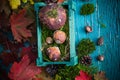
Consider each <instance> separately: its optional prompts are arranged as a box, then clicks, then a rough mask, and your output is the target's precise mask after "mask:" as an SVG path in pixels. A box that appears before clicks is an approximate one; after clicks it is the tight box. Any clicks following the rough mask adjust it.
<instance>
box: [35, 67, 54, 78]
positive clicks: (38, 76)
mask: <svg viewBox="0 0 120 80" xmlns="http://www.w3.org/2000/svg"><path fill="white" fill-rule="evenodd" d="M37 78H38V79H40V80H53V78H52V77H50V75H49V74H47V73H46V71H45V70H44V69H43V70H42V72H41V74H38V75H37Z"/></svg>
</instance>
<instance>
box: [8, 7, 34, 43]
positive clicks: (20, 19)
mask: <svg viewBox="0 0 120 80" xmlns="http://www.w3.org/2000/svg"><path fill="white" fill-rule="evenodd" d="M26 14H27V11H26V9H22V10H20V11H19V13H18V14H16V13H13V14H12V15H11V16H10V24H11V30H12V33H13V36H14V39H15V40H17V41H18V42H21V41H22V40H25V39H28V38H29V37H32V34H31V31H30V30H29V29H27V27H28V26H29V25H30V24H32V23H33V22H34V19H32V18H28V17H27V15H26Z"/></svg>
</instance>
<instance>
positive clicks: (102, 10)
mask: <svg viewBox="0 0 120 80" xmlns="http://www.w3.org/2000/svg"><path fill="white" fill-rule="evenodd" d="M74 1H75V2H76V12H75V23H76V25H75V28H76V45H77V44H78V42H79V41H80V40H81V39H83V38H90V39H92V40H93V41H94V42H95V43H96V41H97V39H98V38H99V37H100V36H103V37H104V45H103V46H96V51H94V53H93V54H91V56H92V58H93V65H95V66H97V67H98V68H99V70H104V71H105V72H106V75H107V77H108V79H109V80H120V0H89V2H90V3H93V4H94V5H95V6H96V11H95V12H94V13H93V14H91V15H89V16H82V15H80V7H81V6H82V5H83V4H85V3H88V2H83V1H82V0H74ZM98 20H99V21H100V22H101V23H104V24H105V25H106V28H101V27H100V24H99V23H98ZM87 24H89V25H90V26H92V28H93V32H92V33H89V34H86V32H85V31H84V27H85V25H87ZM99 54H103V55H104V56H105V60H104V61H103V62H99V61H97V60H96V57H97V56H98V55H99Z"/></svg>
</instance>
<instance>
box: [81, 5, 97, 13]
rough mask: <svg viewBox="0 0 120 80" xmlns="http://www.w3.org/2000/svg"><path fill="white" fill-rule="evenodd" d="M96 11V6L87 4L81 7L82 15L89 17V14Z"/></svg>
mask: <svg viewBox="0 0 120 80" xmlns="http://www.w3.org/2000/svg"><path fill="white" fill-rule="evenodd" d="M94 11H95V7H94V4H91V3H87V4H84V5H83V6H82V7H81V10H80V14H81V15H89V14H92V13H93V12H94Z"/></svg>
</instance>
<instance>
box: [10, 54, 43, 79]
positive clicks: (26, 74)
mask: <svg viewBox="0 0 120 80" xmlns="http://www.w3.org/2000/svg"><path fill="white" fill-rule="evenodd" d="M29 56H34V55H25V56H24V57H23V58H22V60H21V61H20V62H19V63H17V62H14V64H13V65H12V67H11V69H10V73H9V74H8V76H9V78H10V79H12V80H31V79H32V78H33V77H34V76H35V75H37V74H39V73H40V72H41V68H40V67H37V66H36V65H35V61H34V62H32V61H31V60H32V59H31V57H29Z"/></svg>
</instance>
